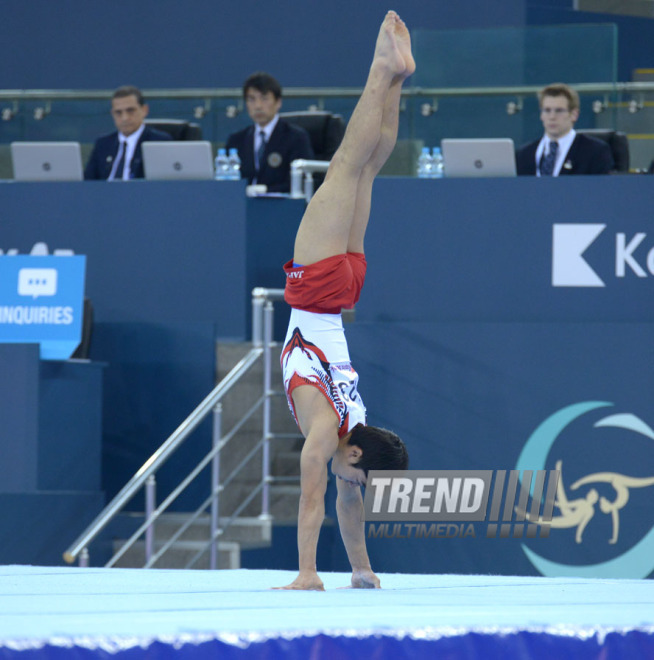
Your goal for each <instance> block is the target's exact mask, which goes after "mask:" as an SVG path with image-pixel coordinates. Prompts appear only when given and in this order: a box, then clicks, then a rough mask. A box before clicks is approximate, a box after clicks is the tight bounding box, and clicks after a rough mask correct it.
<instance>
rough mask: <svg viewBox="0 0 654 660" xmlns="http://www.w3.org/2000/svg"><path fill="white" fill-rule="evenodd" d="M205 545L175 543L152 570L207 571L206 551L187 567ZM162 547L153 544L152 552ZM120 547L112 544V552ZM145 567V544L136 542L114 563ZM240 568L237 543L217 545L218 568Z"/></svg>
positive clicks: (158, 544)
mask: <svg viewBox="0 0 654 660" xmlns="http://www.w3.org/2000/svg"><path fill="white" fill-rule="evenodd" d="M205 545H206V544H205V543H203V542H200V541H183V542H178V543H175V544H174V546H173V547H171V548H170V549H169V550H167V551H166V552H165V553H164V554H163V555H162V556H161V558H160V559H158V560H157V562H156V563H155V565H154V567H153V568H179V569H185V568H187V567H188V568H192V569H208V568H209V563H210V553H209V549H207V550H206V551H205V552H203V554H202V555H201V556H200V557H199V558H198V559H197V561H195V563H194V564H193V565H192V566H188V564H189V562H191V561H193V560H194V559H195V557H196V555H197V553H198V552H200V551H202V550H204V548H205ZM162 546H163V543H162V542H159V543H155V544H154V551H155V552H157V551H158V550H159V549H160V548H161V547H162ZM121 547H122V543H121V542H120V541H115V542H114V552H118V550H120V548H121ZM144 565H145V542H144V541H138V542H136V543H135V544H134V545H133V546H132V547H131V548H130V549H129V550H127V552H125V554H124V555H123V556H122V557H121V558H120V559H119V560H118V561H117V562H116V564H115V566H116V568H143V566H144ZM240 567H241V547H240V545H239V544H238V543H234V542H230V541H220V542H219V543H218V568H221V569H236V568H240Z"/></svg>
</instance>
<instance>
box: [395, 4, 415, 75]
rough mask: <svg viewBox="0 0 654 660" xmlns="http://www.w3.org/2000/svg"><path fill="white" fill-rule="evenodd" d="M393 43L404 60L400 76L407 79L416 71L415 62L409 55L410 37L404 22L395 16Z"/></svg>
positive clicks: (410, 54)
mask: <svg viewBox="0 0 654 660" xmlns="http://www.w3.org/2000/svg"><path fill="white" fill-rule="evenodd" d="M395 43H396V44H397V49H398V50H399V51H400V54H401V55H402V58H403V59H404V72H403V73H402V76H403V77H404V78H408V77H409V76H410V75H411V74H412V73H413V72H414V71H415V70H416V62H415V60H414V59H413V54H412V53H411V35H410V34H409V30H408V28H407V26H406V25H405V24H404V21H403V20H402V19H401V18H400V17H399V16H397V20H396V21H395Z"/></svg>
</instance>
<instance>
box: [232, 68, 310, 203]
mask: <svg viewBox="0 0 654 660" xmlns="http://www.w3.org/2000/svg"><path fill="white" fill-rule="evenodd" d="M243 98H244V99H245V106H246V108H247V110H248V114H249V115H250V118H251V119H252V121H253V122H254V125H252V126H248V128H245V129H243V130H242V131H238V132H237V133H233V134H232V135H230V136H229V139H228V140H227V145H226V148H227V149H228V150H229V149H237V150H238V155H239V157H240V159H241V178H243V179H247V180H248V184H258V185H264V186H266V191H267V192H289V191H290V189H291V163H292V162H293V161H294V160H296V159H298V158H308V159H311V158H313V149H312V148H311V140H310V138H309V134H308V133H307V132H306V131H305V130H304V129H303V128H300V127H299V126H295V125H294V124H291V123H289V122H287V121H284V120H283V119H280V117H279V109H280V108H281V106H282V88H281V86H280V84H279V83H278V82H277V80H275V78H273V77H272V76H271V75H269V74H267V73H263V72H258V73H254V74H252V75H251V76H250V77H249V78H248V79H247V80H246V81H245V83H244V84H243Z"/></svg>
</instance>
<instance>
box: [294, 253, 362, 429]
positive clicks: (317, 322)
mask: <svg viewBox="0 0 654 660" xmlns="http://www.w3.org/2000/svg"><path fill="white" fill-rule="evenodd" d="M284 270H285V271H286V276H287V279H286V291H285V294H284V297H285V299H286V301H287V302H288V303H289V304H290V305H291V306H292V307H293V309H292V310H291V318H290V320H289V324H288V332H287V333H286V339H285V340H284V349H283V351H282V356H281V362H282V373H283V377H284V389H285V391H286V396H287V398H288V405H289V407H290V409H291V412H292V413H293V416H294V417H295V421H296V422H297V415H296V414H295V408H294V406H293V398H292V396H291V395H292V393H293V390H294V389H295V388H296V387H298V386H300V385H310V386H312V387H316V388H318V389H319V390H320V391H321V392H322V394H323V395H324V396H325V398H326V399H327V400H328V401H329V403H330V404H331V406H332V408H333V409H334V412H335V413H336V415H337V416H338V419H339V437H342V436H344V435H346V434H347V433H349V432H350V431H351V430H352V429H353V428H354V427H355V426H356V425H357V424H365V423H366V409H365V406H364V405H363V401H362V400H361V396H360V395H359V393H358V392H357V384H358V382H359V376H358V374H357V373H356V371H354V369H353V368H352V365H351V364H350V355H349V352H348V349H347V342H346V340H345V332H344V330H343V321H342V319H341V314H340V311H341V308H342V307H352V306H354V304H355V303H356V302H357V300H358V299H359V294H360V292H361V287H362V286H363V281H364V279H365V271H366V262H365V258H364V257H363V255H362V254H346V255H336V256H335V257H329V258H328V259H323V260H322V261H319V262H317V263H315V264H311V265H309V266H297V267H293V265H292V262H289V263H288V264H286V265H285V266H284Z"/></svg>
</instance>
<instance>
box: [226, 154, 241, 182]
mask: <svg viewBox="0 0 654 660" xmlns="http://www.w3.org/2000/svg"><path fill="white" fill-rule="evenodd" d="M227 178H228V179H229V180H230V181H239V180H240V178H241V159H240V158H239V157H238V151H237V150H236V149H230V150H229V155H228V156H227Z"/></svg>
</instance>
